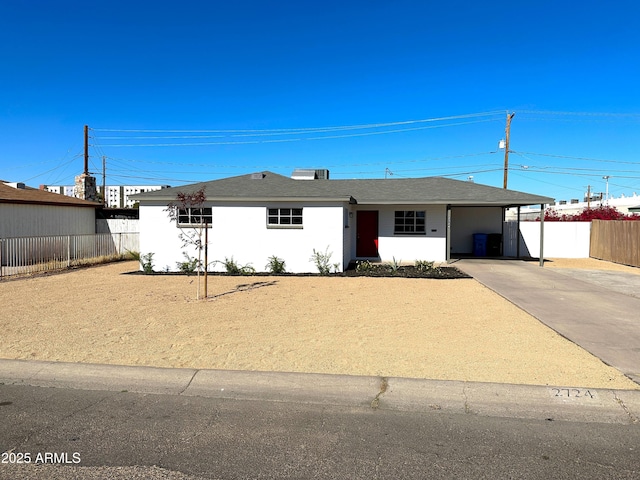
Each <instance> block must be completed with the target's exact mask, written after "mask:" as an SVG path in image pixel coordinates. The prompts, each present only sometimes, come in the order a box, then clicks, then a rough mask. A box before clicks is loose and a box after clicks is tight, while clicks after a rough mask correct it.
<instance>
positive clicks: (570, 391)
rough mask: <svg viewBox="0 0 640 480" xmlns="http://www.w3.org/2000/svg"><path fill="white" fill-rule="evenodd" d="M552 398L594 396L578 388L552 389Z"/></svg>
mask: <svg viewBox="0 0 640 480" xmlns="http://www.w3.org/2000/svg"><path fill="white" fill-rule="evenodd" d="M551 391H552V392H553V396H554V397H567V398H593V397H594V395H593V393H591V392H590V391H589V390H580V389H578V388H552V389H551Z"/></svg>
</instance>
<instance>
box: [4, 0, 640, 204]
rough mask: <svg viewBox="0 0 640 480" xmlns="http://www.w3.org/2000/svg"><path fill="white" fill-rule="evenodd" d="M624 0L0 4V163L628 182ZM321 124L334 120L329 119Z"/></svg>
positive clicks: (635, 171)
mask: <svg viewBox="0 0 640 480" xmlns="http://www.w3.org/2000/svg"><path fill="white" fill-rule="evenodd" d="M639 23H640V3H638V2H637V1H635V0H622V1H612V2H602V1H593V0H585V1H580V2H577V1H575V2H574V1H570V2H557V1H554V2H551V1H545V0H542V1H535V2H533V1H520V2H513V1H510V2H507V1H504V2H502V1H493V2H492V1H488V2H478V1H459V0H457V1H456V0H453V1H447V2H433V1H428V0H423V1H404V0H398V1H394V2H390V1H378V0H369V1H351V2H349V1H342V2H335V1H331V0H329V1H323V2H305V1H296V2H289V1H282V2H264V1H263V2H260V1H245V0H238V1H234V2H222V1H209V2H205V1H191V0H186V1H181V2H147V1H127V2H124V1H120V0H116V1H109V2H93V3H92V2H75V1H73V2H71V1H65V0H61V1H58V2H50V1H30V2H18V1H3V2H0V60H1V61H0V178H2V179H3V180H7V181H23V182H25V183H27V184H28V185H31V186H37V185H39V184H71V183H73V177H74V175H77V174H79V173H81V172H82V170H83V158H82V153H83V126H84V125H88V126H89V127H90V142H89V143H90V149H89V153H90V170H91V171H92V172H94V173H96V176H97V178H98V183H101V182H102V157H103V156H105V157H106V173H107V184H136V185H144V184H149V185H151V184H170V185H172V186H177V185H181V184H185V183H191V182H195V181H202V180H209V179H216V178H222V177H226V176H231V175H240V174H245V173H251V172H254V171H258V170H272V171H274V172H277V173H281V174H283V175H290V174H291V172H292V171H293V169H294V168H297V167H300V168H328V169H329V170H330V172H331V177H332V178H336V179H341V178H385V176H387V177H394V178H401V177H420V176H432V175H446V176H449V177H451V178H456V179H461V180H466V179H467V178H468V177H469V176H473V177H474V181H475V182H477V183H483V184H487V185H493V186H497V187H502V183H503V166H504V151H503V150H499V149H498V142H499V140H500V139H502V138H504V130H505V120H506V115H507V112H515V116H514V118H513V122H512V125H511V145H510V150H511V153H510V155H509V164H510V169H509V183H508V186H509V188H512V189H515V190H522V191H527V192H530V193H537V194H543V195H548V196H551V197H554V198H556V199H559V200H560V199H570V198H582V196H583V194H584V192H585V191H586V189H587V185H590V186H591V189H592V191H594V192H601V191H604V190H605V188H606V187H605V183H606V181H605V180H604V179H603V178H602V177H603V176H607V175H608V176H610V178H609V181H608V182H609V193H610V195H614V196H619V195H620V194H625V195H631V194H632V193H633V192H634V191H635V192H638V193H639V194H640V155H639V153H640V87H639V86H640V80H639V79H640V56H639V53H638V52H640V29H639V28H638V24H639ZM328 127H335V128H328Z"/></svg>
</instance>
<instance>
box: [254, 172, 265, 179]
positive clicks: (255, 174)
mask: <svg viewBox="0 0 640 480" xmlns="http://www.w3.org/2000/svg"><path fill="white" fill-rule="evenodd" d="M264 177H265V174H264V173H262V172H260V173H252V174H251V180H262V179H263V178H264Z"/></svg>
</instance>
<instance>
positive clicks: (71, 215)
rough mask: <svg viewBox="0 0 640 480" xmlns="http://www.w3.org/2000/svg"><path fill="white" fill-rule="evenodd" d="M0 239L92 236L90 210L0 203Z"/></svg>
mask: <svg viewBox="0 0 640 480" xmlns="http://www.w3.org/2000/svg"><path fill="white" fill-rule="evenodd" d="M0 219H2V221H0V238H9V237H37V236H49V235H77V234H93V233H95V231H96V224H95V222H96V212H95V209H94V208H91V207H72V206H57V205H37V204H13V203H0Z"/></svg>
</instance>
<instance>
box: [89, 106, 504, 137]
mask: <svg viewBox="0 0 640 480" xmlns="http://www.w3.org/2000/svg"><path fill="white" fill-rule="evenodd" d="M502 113H503V112H502V111H490V112H480V113H468V114H463V115H450V116H446V117H434V118H425V119H420V120H403V121H399V122H387V123H367V124H360V125H337V126H328V127H327V126H325V127H301V128H273V129H240V130H229V129H227V130H149V129H146V130H145V129H137V130H136V129H112V128H92V130H93V131H97V132H132V133H267V132H272V133H285V132H294V133H295V132H317V131H331V130H363V129H369V128H384V127H394V126H398V125H409V124H414V123H425V122H439V121H445V120H460V119H465V118H474V117H487V116H493V115H498V114H502Z"/></svg>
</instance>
